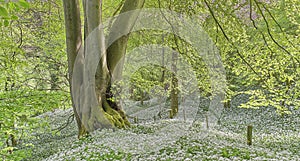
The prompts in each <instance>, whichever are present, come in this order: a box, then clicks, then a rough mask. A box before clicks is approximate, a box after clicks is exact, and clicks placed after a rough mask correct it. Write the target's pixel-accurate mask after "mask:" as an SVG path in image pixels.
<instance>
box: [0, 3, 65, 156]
mask: <svg viewBox="0 0 300 161" xmlns="http://www.w3.org/2000/svg"><path fill="white" fill-rule="evenodd" d="M61 3H62V2H61V1H58V0H57V1H31V2H30V3H29V2H27V1H25V0H19V1H11V2H7V3H6V2H5V1H0V30H1V31H0V33H1V39H0V70H1V75H0V124H1V126H0V142H1V143H2V144H0V145H1V146H0V150H1V158H0V160H1V159H3V157H2V156H7V157H5V158H6V159H8V160H10V159H11V160H20V159H18V157H19V158H22V157H21V156H22V155H23V156H24V155H28V152H26V153H25V152H24V151H22V150H17V151H15V150H14V152H13V153H12V154H13V155H9V153H8V151H7V150H9V149H7V148H13V147H11V146H19V144H22V142H21V140H22V139H24V138H28V137H30V136H31V134H32V133H33V132H36V131H38V130H41V129H43V128H46V129H47V122H45V121H46V119H43V120H44V121H41V120H40V119H39V118H38V117H36V116H38V115H40V114H43V113H45V112H48V111H52V110H53V109H56V108H69V107H70V96H69V93H68V90H69V88H68V80H67V76H66V73H67V72H66V71H67V63H65V62H66V61H67V58H66V54H65V44H64V42H65V38H64V28H63V19H62V17H63V13H62V12H61V7H62V4H61ZM44 130H45V129H44ZM12 136H13V137H14V139H11V137H12ZM7 139H8V141H9V144H8V145H7V143H6V140H7ZM12 140H14V141H16V145H14V144H12V143H11V142H12ZM7 146H8V147H7ZM14 149H16V147H14Z"/></svg>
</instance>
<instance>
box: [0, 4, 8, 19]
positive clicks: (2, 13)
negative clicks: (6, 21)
mask: <svg viewBox="0 0 300 161" xmlns="http://www.w3.org/2000/svg"><path fill="white" fill-rule="evenodd" d="M0 16H2V17H6V16H8V12H7V10H6V8H4V7H2V6H0Z"/></svg>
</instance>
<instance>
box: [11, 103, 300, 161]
mask: <svg viewBox="0 0 300 161" xmlns="http://www.w3.org/2000/svg"><path fill="white" fill-rule="evenodd" d="M238 99H240V98H237V99H236V101H241V100H238ZM235 103H236V102H235ZM141 110H142V111H143V113H144V114H145V116H146V114H147V112H148V113H151V111H150V110H151V109H150V108H140V109H139V112H141ZM291 110H292V113H293V114H291V115H286V116H283V117H282V116H280V115H278V114H277V113H276V112H275V111H274V110H273V109H265V108H261V109H257V110H254V109H243V108H237V107H232V108H230V109H226V110H224V111H223V112H222V116H221V117H220V121H219V123H218V124H217V125H216V126H215V127H214V128H211V129H209V130H204V128H201V126H202V125H201V124H190V122H189V119H187V120H186V121H184V120H183V118H180V117H178V118H176V119H161V120H156V121H154V120H150V119H149V120H144V121H140V122H139V123H135V124H133V125H132V127H131V128H129V129H123V130H120V129H117V130H101V131H95V132H93V133H92V135H91V136H90V137H87V138H83V139H81V140H77V130H76V125H75V123H74V121H73V122H72V123H70V124H69V125H68V126H66V127H65V128H63V129H61V130H59V131H57V130H53V131H52V132H50V131H43V130H40V131H36V132H35V133H33V134H32V135H31V137H30V138H28V139H24V140H22V142H24V143H26V144H24V145H27V146H20V147H18V150H17V151H16V152H18V151H22V153H24V156H23V157H24V158H23V160H49V161H50V160H149V161H150V160H299V159H300V157H299V156H300V153H299V148H300V144H299V141H300V135H299V132H300V131H299V128H300V119H299V118H300V111H299V110H295V109H291ZM71 114H72V112H71V109H68V110H56V111H54V112H48V113H45V114H42V115H40V116H38V117H40V118H49V120H48V121H49V123H50V122H51V129H59V128H60V127H63V126H64V124H65V123H67V122H68V121H70V120H68V119H69V117H70V116H71ZM134 114H136V113H132V115H133V116H134ZM197 115H198V116H197V117H199V119H200V120H203V119H201V117H203V116H202V112H199V114H197ZM139 116H140V117H142V115H141V113H139ZM250 124H251V125H253V127H254V130H253V145H251V146H249V145H247V143H246V138H247V137H246V132H247V130H246V129H247V125H250Z"/></svg>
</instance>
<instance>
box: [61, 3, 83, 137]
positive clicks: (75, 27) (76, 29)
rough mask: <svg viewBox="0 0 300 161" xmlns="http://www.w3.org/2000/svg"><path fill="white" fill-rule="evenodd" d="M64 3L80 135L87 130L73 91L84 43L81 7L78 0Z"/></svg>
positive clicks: (74, 109)
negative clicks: (77, 59) (78, 57)
mask: <svg viewBox="0 0 300 161" xmlns="http://www.w3.org/2000/svg"><path fill="white" fill-rule="evenodd" d="M63 5H64V13H65V26H66V44H67V55H68V73H69V84H70V93H71V100H72V107H73V111H74V115H75V118H76V122H77V126H78V129H79V133H78V136H79V137H80V136H82V135H83V134H85V133H86V130H85V128H84V126H83V124H82V122H81V120H80V117H79V114H78V112H77V110H76V108H75V103H74V99H73V91H72V89H73V87H72V78H73V76H72V74H73V66H74V63H75V59H76V56H77V54H78V53H79V49H80V48H81V45H82V37H81V20H80V8H79V2H78V0H64V1H63ZM78 81H81V82H82V80H78ZM75 88H80V87H75Z"/></svg>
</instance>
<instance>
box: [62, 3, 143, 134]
mask: <svg viewBox="0 0 300 161" xmlns="http://www.w3.org/2000/svg"><path fill="white" fill-rule="evenodd" d="M63 2H64V12H65V24H66V37H67V39H66V42H67V53H68V67H69V77H70V84H71V82H72V79H76V80H75V81H77V82H78V84H79V85H78V87H74V86H73V87H72V86H71V93H72V92H74V90H76V91H77V89H79V88H80V89H81V90H84V89H82V85H83V79H84V78H73V77H72V72H73V70H74V69H73V67H74V63H75V60H76V59H75V58H76V55H77V54H81V57H82V59H84V57H85V56H86V55H88V54H90V53H91V52H95V51H96V52H98V53H96V54H98V55H100V57H99V64H98V66H97V69H96V74H95V86H94V87H95V94H96V99H97V102H98V105H97V106H90V107H89V108H88V109H84V112H82V111H80V112H79V111H78V108H75V107H74V108H73V109H74V113H75V116H76V120H77V124H78V128H79V137H80V136H82V135H84V134H86V133H87V132H89V131H92V130H95V129H98V128H102V127H104V126H105V127H127V126H129V125H130V124H129V122H128V120H127V118H126V115H125V113H124V112H123V110H122V108H121V107H120V106H119V105H118V103H117V102H115V101H112V100H113V99H111V98H112V97H114V96H113V93H112V92H111V84H112V81H113V79H114V77H116V75H115V73H119V72H115V71H120V70H121V69H122V67H123V64H122V63H120V62H122V61H121V60H122V58H123V57H124V55H125V52H126V46H127V41H128V38H129V34H126V35H123V36H120V37H119V36H118V35H117V34H119V33H130V31H131V29H132V28H133V25H134V24H135V21H136V19H137V17H138V15H139V12H130V13H128V14H126V16H125V17H117V18H116V20H115V21H114V23H113V25H112V27H111V29H110V33H109V37H108V42H111V44H109V45H110V46H106V43H105V36H104V31H103V29H102V28H100V29H99V31H97V32H94V31H95V29H96V30H98V29H97V28H98V27H99V25H101V24H102V0H83V8H84V35H85V36H84V37H85V41H84V44H85V45H84V49H83V50H79V49H80V47H81V46H82V38H81V37H82V34H81V19H80V7H79V1H78V0H64V1H63ZM143 5H144V0H126V1H125V2H124V4H123V7H122V9H121V11H120V13H125V12H127V11H131V10H135V9H141V8H142V7H143ZM90 34H92V36H93V39H89V38H88V37H89V35H90ZM95 34H96V35H95ZM114 38H117V39H116V40H112V39H114ZM79 52H84V53H79ZM79 61H80V60H79ZM83 72H84V71H83ZM73 81H74V80H73ZM72 90H73V91H72ZM79 91H80V90H79ZM72 99H74V98H73V97H72ZM74 101H76V100H72V102H73V105H74ZM86 101H89V100H86ZM101 116H105V118H106V119H103V118H102V117H101ZM107 124H110V125H107ZM106 125H107V126H106Z"/></svg>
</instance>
